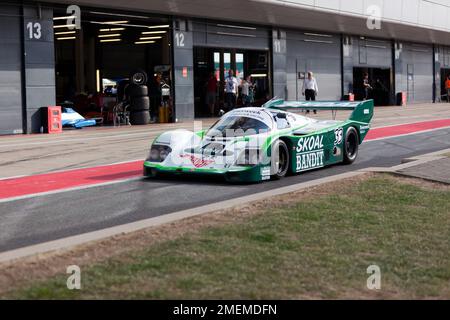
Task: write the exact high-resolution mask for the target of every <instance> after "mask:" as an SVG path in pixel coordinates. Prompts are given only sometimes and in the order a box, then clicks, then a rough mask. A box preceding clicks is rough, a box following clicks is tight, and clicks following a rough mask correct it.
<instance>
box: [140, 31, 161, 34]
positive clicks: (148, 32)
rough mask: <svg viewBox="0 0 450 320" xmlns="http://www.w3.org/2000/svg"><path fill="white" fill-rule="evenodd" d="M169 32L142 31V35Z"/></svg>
mask: <svg viewBox="0 0 450 320" xmlns="http://www.w3.org/2000/svg"><path fill="white" fill-rule="evenodd" d="M165 33H167V31H142V34H165Z"/></svg>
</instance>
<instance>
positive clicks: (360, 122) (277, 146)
mask: <svg viewBox="0 0 450 320" xmlns="http://www.w3.org/2000/svg"><path fill="white" fill-rule="evenodd" d="M289 110H297V111H300V110H332V111H333V118H334V115H335V112H337V111H339V110H352V111H353V112H352V113H351V115H350V117H349V119H348V120H346V121H336V120H327V121H322V120H315V119H312V118H308V117H306V116H303V115H300V114H296V113H291V112H288V111H289ZM373 111H374V104H373V101H372V100H368V101H364V102H298V101H284V100H279V99H274V100H271V101H269V102H267V103H266V104H265V105H264V106H262V107H261V108H242V109H236V110H233V111H231V112H229V113H227V114H225V115H224V116H223V117H222V118H221V119H220V120H219V121H218V122H217V123H216V124H214V125H213V126H212V127H211V128H210V129H209V130H203V131H199V132H192V131H187V130H175V131H169V132H166V133H163V134H161V135H160V136H159V137H157V138H156V139H155V140H154V141H153V143H152V146H151V149H150V154H149V156H148V158H147V160H146V161H145V162H144V175H145V176H146V177H156V176H159V175H162V174H197V175H220V176H223V177H224V178H225V179H226V180H227V181H229V182H236V183H239V182H243V183H252V182H261V181H266V180H270V179H281V178H283V177H284V176H286V175H288V174H296V173H301V172H305V171H309V170H315V169H319V168H323V167H326V166H330V165H333V164H337V163H345V164H351V163H353V162H354V161H355V160H356V158H357V156H358V148H359V145H360V144H361V143H362V141H363V140H364V138H365V137H366V135H367V133H368V132H369V128H370V122H371V120H372V117H373Z"/></svg>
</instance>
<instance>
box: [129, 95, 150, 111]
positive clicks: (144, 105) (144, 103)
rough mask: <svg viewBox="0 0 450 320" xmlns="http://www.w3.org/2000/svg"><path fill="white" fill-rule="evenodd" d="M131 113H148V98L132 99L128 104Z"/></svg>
mask: <svg viewBox="0 0 450 320" xmlns="http://www.w3.org/2000/svg"><path fill="white" fill-rule="evenodd" d="M130 110H131V111H148V110H150V98H149V97H134V98H133V97H132V98H131V103H130Z"/></svg>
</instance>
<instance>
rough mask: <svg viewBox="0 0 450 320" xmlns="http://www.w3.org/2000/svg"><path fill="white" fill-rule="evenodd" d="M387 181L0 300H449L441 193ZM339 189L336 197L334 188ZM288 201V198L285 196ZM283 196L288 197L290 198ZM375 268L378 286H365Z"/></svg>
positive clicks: (204, 231)
mask: <svg viewBox="0 0 450 320" xmlns="http://www.w3.org/2000/svg"><path fill="white" fill-rule="evenodd" d="M411 181H418V180H411V179H401V178H394V177H391V176H387V175H381V176H374V177H370V178H368V179H366V180H364V181H359V182H355V183H350V184H343V186H342V188H337V189H334V190H332V191H330V192H329V193H327V192H322V193H320V194H312V195H311V196H310V197H308V198H307V199H304V198H303V199H302V200H301V201H299V202H295V201H294V203H292V202H290V203H289V204H286V205H285V206H274V207H271V206H270V202H269V205H268V206H266V208H265V209H259V211H260V212H259V213H258V214H256V215H253V216H250V217H247V218H246V219H243V220H242V221H239V223H228V224H224V225H218V226H210V227H203V228H201V229H200V230H199V231H198V232H188V233H186V234H184V235H182V236H180V237H175V238H174V239H171V240H167V241H163V242H160V243H155V244H152V245H150V246H149V247H148V248H145V249H139V250H131V251H130V252H127V253H123V254H121V255H119V256H116V257H114V258H110V259H107V260H106V261H102V262H98V263H96V264H95V265H92V266H86V267H83V268H82V290H80V291H69V290H68V289H67V288H66V279H67V275H65V274H63V273H61V275H57V276H52V277H49V278H47V279H44V280H41V281H37V282H34V283H27V284H26V285H25V286H22V287H20V288H10V290H7V291H5V292H4V293H3V294H1V295H0V296H2V297H3V298H19V299H55V298H57V299H88V298H94V299H99V298H101V299H110V298H118V299H167V298H171V299H206V298H208V299H211V298H219V299H223V298H225V299H237V298H242V299H299V298H303V299H311V298H312V299H316V298H319V299H321V298H324V299H342V298H354V299H359V298H363V299H364V298H367V299H370V298H383V299H389V298H413V299H422V298H447V299H448V298H450V258H449V256H448V252H450V241H448V239H450V201H449V200H450V189H449V188H445V187H441V188H434V187H433V184H430V183H428V184H427V186H426V187H423V186H422V185H421V183H417V182H415V183H411ZM337 190H339V191H337ZM291 197H292V195H291ZM291 200H292V199H291ZM370 265H378V266H379V267H380V268H381V272H382V288H381V290H379V291H370V290H368V289H367V287H366V281H367V277H368V276H369V275H368V274H367V273H366V270H367V268H368V267H369V266H370Z"/></svg>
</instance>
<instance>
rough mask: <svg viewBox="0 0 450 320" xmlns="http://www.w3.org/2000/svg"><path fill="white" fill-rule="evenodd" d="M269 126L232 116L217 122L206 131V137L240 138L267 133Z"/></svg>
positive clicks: (253, 120) (254, 120)
mask: <svg viewBox="0 0 450 320" xmlns="http://www.w3.org/2000/svg"><path fill="white" fill-rule="evenodd" d="M269 131H270V128H269V126H267V125H266V124H265V123H264V122H262V121H259V120H257V119H253V118H249V117H240V116H234V117H233V116H232V117H225V118H223V119H221V120H219V121H218V122H217V123H216V124H215V125H213V126H212V127H211V129H210V130H209V131H208V136H212V137H214V136H222V137H242V136H250V135H254V134H260V133H267V132H269Z"/></svg>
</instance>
